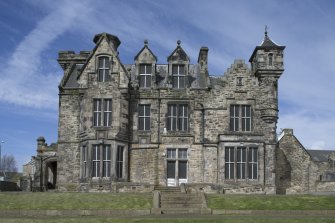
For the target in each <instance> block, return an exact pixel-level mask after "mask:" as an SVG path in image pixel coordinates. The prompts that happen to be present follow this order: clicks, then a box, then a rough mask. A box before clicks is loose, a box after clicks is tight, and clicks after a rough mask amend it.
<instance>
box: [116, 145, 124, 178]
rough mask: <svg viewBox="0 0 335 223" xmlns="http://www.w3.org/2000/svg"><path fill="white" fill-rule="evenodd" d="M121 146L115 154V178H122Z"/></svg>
mask: <svg viewBox="0 0 335 223" xmlns="http://www.w3.org/2000/svg"><path fill="white" fill-rule="evenodd" d="M123 153H124V151H123V146H118V147H117V154H116V177H117V178H122V177H123V162H124V160H123Z"/></svg>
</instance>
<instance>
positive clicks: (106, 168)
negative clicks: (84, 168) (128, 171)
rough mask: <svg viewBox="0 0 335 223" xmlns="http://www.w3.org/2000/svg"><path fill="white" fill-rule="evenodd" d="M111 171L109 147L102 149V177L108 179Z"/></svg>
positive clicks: (105, 146)
mask: <svg viewBox="0 0 335 223" xmlns="http://www.w3.org/2000/svg"><path fill="white" fill-rule="evenodd" d="M110 169H111V149H110V146H109V145H104V147H103V163H102V176H103V177H110Z"/></svg>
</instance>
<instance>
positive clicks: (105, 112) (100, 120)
mask: <svg viewBox="0 0 335 223" xmlns="http://www.w3.org/2000/svg"><path fill="white" fill-rule="evenodd" d="M111 125H112V99H94V100H93V126H95V127H99V126H105V127H109V126H111Z"/></svg>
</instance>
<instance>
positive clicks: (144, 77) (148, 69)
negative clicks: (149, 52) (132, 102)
mask: <svg viewBox="0 0 335 223" xmlns="http://www.w3.org/2000/svg"><path fill="white" fill-rule="evenodd" d="M151 73H152V66H151V64H140V71H139V76H140V88H150V87H151Z"/></svg>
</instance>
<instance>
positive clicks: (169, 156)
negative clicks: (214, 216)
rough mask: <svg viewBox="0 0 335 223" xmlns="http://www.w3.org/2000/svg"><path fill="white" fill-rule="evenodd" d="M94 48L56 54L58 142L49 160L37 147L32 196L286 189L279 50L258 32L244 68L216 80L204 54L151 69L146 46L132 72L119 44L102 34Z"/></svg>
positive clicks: (180, 55) (238, 65)
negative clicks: (279, 164)
mask: <svg viewBox="0 0 335 223" xmlns="http://www.w3.org/2000/svg"><path fill="white" fill-rule="evenodd" d="M93 41H94V43H95V47H94V49H93V50H91V51H81V52H80V53H78V54H76V53H75V52H73V51H60V52H59V58H58V62H59V64H60V65H61V67H62V68H63V70H64V76H63V79H62V81H61V83H60V84H59V126H58V142H57V147H54V148H56V150H55V149H51V148H50V147H48V146H47V145H46V144H45V140H44V139H43V140H42V138H40V139H39V140H38V146H39V147H38V148H39V149H38V154H39V156H38V157H37V158H36V160H37V161H39V162H37V163H39V165H40V167H42V171H38V170H37V175H38V173H40V176H42V178H43V179H42V180H40V183H41V186H43V187H45V186H46V184H47V183H48V182H49V180H52V181H51V182H50V186H52V187H56V188H57V189H58V190H60V191H71V190H74V191H98V190H104V191H111V192H118V191H129V190H131V191H150V190H153V189H154V187H155V186H179V185H181V184H183V185H186V186H187V187H189V188H195V189H197V190H199V189H202V190H204V191H216V192H221V193H222V192H224V193H266V194H274V193H276V191H277V192H278V191H283V190H284V189H283V188H284V187H285V185H286V184H288V183H286V181H285V182H284V181H283V182H281V183H278V179H282V178H280V177H279V178H278V177H276V171H277V170H276V161H277V160H276V153H278V151H277V150H278V147H277V146H278V143H277V137H276V123H277V119H278V80H279V78H280V76H281V75H282V73H283V71H284V63H283V52H284V49H285V47H284V46H279V45H277V44H275V43H274V42H273V41H272V40H271V39H270V38H269V37H268V35H267V32H265V36H264V40H263V42H262V43H261V44H260V45H259V46H256V47H255V49H254V51H253V52H252V53H251V57H250V59H249V62H250V64H251V68H250V67H249V66H248V64H246V63H245V62H244V61H243V60H235V61H234V63H233V64H232V65H231V66H230V68H229V69H227V71H226V72H225V74H224V75H223V76H211V75H209V73H208V51H209V49H208V48H207V47H201V48H200V51H199V56H198V60H197V62H196V63H191V61H190V58H189V56H188V55H187V53H186V52H185V51H184V49H183V48H182V46H181V42H180V41H178V42H177V46H176V48H175V49H174V50H173V51H172V53H171V54H170V55H169V56H168V57H167V63H166V64H159V63H157V59H158V58H157V56H156V55H155V54H154V49H150V47H149V44H148V41H145V42H144V46H143V47H142V48H141V49H140V50H139V52H138V53H137V55H136V56H135V57H134V63H133V64H123V63H122V62H121V60H120V58H119V52H118V46H119V45H120V43H121V42H120V40H119V38H118V37H116V36H114V35H111V34H107V33H101V34H98V35H96V36H95V37H94V39H93ZM279 145H281V144H279ZM283 151H284V150H283ZM51 153H52V154H51ZM43 157H44V158H43ZM43 161H45V162H43ZM283 162H284V161H283ZM288 162H289V161H288ZM47 167H49V169H50V171H49V170H48V171H47V170H44V171H43V168H47ZM285 171H286V170H284V169H282V170H281V173H285ZM41 172H42V173H41ZM49 174H51V175H52V176H53V177H51V178H52V179H51V178H50V176H49ZM284 178H285V177H283V179H284ZM285 179H287V178H285ZM276 184H280V187H276ZM285 191H286V190H285Z"/></svg>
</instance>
